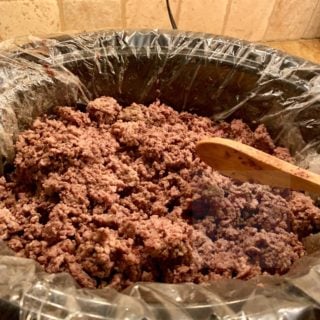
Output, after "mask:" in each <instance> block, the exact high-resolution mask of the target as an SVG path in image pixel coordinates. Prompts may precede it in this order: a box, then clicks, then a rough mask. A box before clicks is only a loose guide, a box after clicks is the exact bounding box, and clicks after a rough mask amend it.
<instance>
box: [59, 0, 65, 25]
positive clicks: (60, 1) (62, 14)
mask: <svg viewBox="0 0 320 320" xmlns="http://www.w3.org/2000/svg"><path fill="white" fill-rule="evenodd" d="M57 3H58V9H59V20H60V31H64V30H65V26H66V25H65V22H64V10H63V0H57Z"/></svg>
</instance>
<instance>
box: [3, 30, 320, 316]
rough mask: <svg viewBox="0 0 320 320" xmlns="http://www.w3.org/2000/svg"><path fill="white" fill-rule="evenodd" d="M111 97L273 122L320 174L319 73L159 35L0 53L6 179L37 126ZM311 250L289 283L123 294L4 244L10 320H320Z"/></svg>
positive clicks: (250, 48)
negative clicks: (67, 108)
mask: <svg viewBox="0 0 320 320" xmlns="http://www.w3.org/2000/svg"><path fill="white" fill-rule="evenodd" d="M101 95H109V96H113V97H115V98H116V99H118V100H119V102H120V103H121V104H124V105H127V104H129V103H131V102H133V101H134V102H141V103H144V104H147V103H150V102H152V101H154V100H155V99H157V98H158V99H160V100H161V101H163V102H165V103H167V104H168V105H170V106H172V107H174V108H175V109H176V110H179V111H180V110H186V111H191V112H196V113H198V114H200V115H205V116H208V117H212V118H214V119H227V120H228V119H231V118H242V119H244V121H246V122H247V123H248V124H249V125H250V126H252V127H256V126H257V125H258V124H260V123H264V124H265V125H266V126H267V128H268V130H269V132H270V133H271V134H272V137H273V138H274V140H275V141H276V142H277V143H278V144H280V145H283V146H286V147H288V148H289V149H290V150H291V152H292V153H293V154H294V155H295V156H296V160H297V162H298V163H300V165H301V166H304V167H306V168H309V169H311V170H313V171H318V172H319V167H320V166H319V163H320V160H319V154H318V153H319V150H320V111H319V108H320V66H319V65H316V64H313V63H310V62H307V61H304V60H301V59H299V58H295V57H292V56H288V55H285V54H284V53H281V52H279V51H276V50H273V49H271V48H267V47H263V46H259V45H256V44H252V43H248V42H245V41H239V40H236V39H231V38H225V37H218V36H213V35H208V34H199V33H184V32H169V31H158V30H152V31H148V30H147V31H146V30H145V31H143V30H142V31H99V32H93V33H82V34H77V35H58V36H53V37H51V38H48V39H39V38H31V37H30V38H29V39H18V40H15V41H6V42H3V43H1V44H0V155H1V159H0V169H1V171H3V170H5V169H6V166H10V164H11V163H12V160H13V158H14V142H15V139H16V137H17V135H18V134H19V132H21V131H22V130H24V129H25V128H27V127H28V126H29V125H30V124H31V123H32V121H33V120H34V119H35V117H37V116H38V115H40V114H42V113H50V110H51V108H53V107H54V106H56V105H78V106H81V105H83V104H86V103H87V102H88V101H89V100H91V99H93V98H95V97H98V96H101ZM319 248H320V245H319ZM313 251H315V252H314V253H312V254H310V255H307V256H305V257H303V258H302V259H300V260H299V261H298V262H297V263H295V264H294V266H293V267H292V269H291V271H290V272H289V273H288V274H286V275H285V276H281V277H278V276H268V277H265V276H264V277H258V278H256V279H252V280H249V281H241V280H220V281H217V282H214V283H211V284H205V285H196V284H179V285H169V284H160V283H137V284H135V285H133V286H131V287H129V288H127V289H126V290H125V291H124V292H122V293H119V292H116V291H114V290H113V289H110V288H105V289H99V290H85V289H80V288H79V287H78V286H77V285H76V284H75V282H74V281H73V280H72V278H71V276H69V275H67V274H57V275H49V274H46V273H44V272H43V271H41V268H40V267H39V266H37V264H36V263H35V262H34V261H32V260H29V259H23V258H18V257H15V256H13V254H12V253H11V252H10V251H9V250H8V249H7V247H6V246H5V244H1V246H0V310H1V314H0V319H41V320H44V319H46V320H47V319H52V320H54V319H73V320H75V319H90V320H91V319H92V320H93V319H128V320H131V319H141V320H142V319H179V320H180V319H211V320H213V319H268V320H269V319H290V320H291V319H320V250H319V249H318V250H313Z"/></svg>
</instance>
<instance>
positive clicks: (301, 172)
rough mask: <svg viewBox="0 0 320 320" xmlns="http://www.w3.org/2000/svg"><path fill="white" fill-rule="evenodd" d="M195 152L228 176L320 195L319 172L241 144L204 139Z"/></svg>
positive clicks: (216, 139) (226, 140) (217, 139)
mask: <svg viewBox="0 0 320 320" xmlns="http://www.w3.org/2000/svg"><path fill="white" fill-rule="evenodd" d="M196 152H197V154H198V156H199V157H200V159H201V160H203V161H204V162H205V163H207V164H208V165H209V166H211V167H212V168H214V169H215V170H217V171H219V172H221V173H222V174H224V175H226V176H228V177H231V178H235V179H238V180H240V181H243V182H245V181H249V182H256V183H260V184H267V185H270V186H272V187H282V188H290V189H293V190H300V191H309V192H312V193H317V194H320V175H318V174H315V173H313V172H310V171H307V170H305V169H302V168H299V167H297V166H295V165H293V164H291V163H289V162H286V161H283V160H280V159H278V158H276V157H274V156H271V155H269V154H267V153H265V152H262V151H260V150H257V149H255V148H253V147H250V146H247V145H245V144H243V143H240V142H237V141H233V140H229V139H223V138H207V139H204V140H202V141H200V142H199V143H198V144H197V146H196Z"/></svg>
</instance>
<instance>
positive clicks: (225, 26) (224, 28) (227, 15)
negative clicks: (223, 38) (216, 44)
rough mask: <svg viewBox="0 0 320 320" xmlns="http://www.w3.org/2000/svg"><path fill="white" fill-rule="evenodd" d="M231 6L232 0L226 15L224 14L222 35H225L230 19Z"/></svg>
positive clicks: (228, 4) (227, 7)
mask: <svg viewBox="0 0 320 320" xmlns="http://www.w3.org/2000/svg"><path fill="white" fill-rule="evenodd" d="M231 6H232V0H228V3H227V6H226V13H225V14H224V18H223V25H222V30H221V31H220V33H221V34H222V35H225V31H226V28H227V23H228V19H229V16H230V12H231Z"/></svg>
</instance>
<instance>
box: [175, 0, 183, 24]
mask: <svg viewBox="0 0 320 320" xmlns="http://www.w3.org/2000/svg"><path fill="white" fill-rule="evenodd" d="M181 4H182V0H178V5H177V10H176V17H175V21H176V24H177V29H178V30H179V21H180V12H181Z"/></svg>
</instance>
